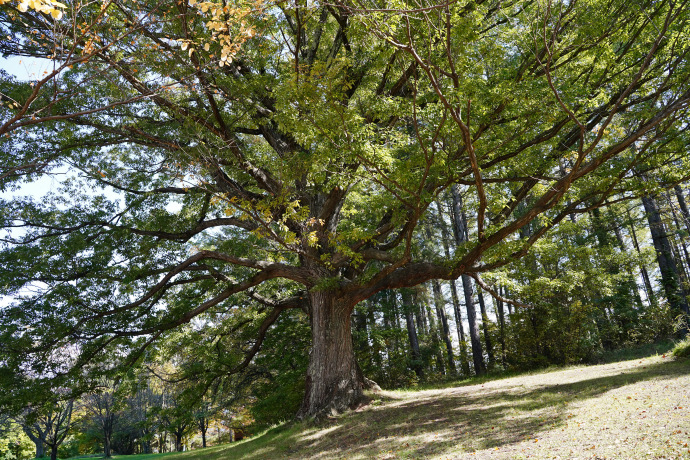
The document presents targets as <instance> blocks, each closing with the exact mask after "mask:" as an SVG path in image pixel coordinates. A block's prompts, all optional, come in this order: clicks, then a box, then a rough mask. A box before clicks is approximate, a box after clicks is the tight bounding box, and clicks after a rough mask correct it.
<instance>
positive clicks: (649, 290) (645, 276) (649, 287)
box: [627, 209, 656, 305]
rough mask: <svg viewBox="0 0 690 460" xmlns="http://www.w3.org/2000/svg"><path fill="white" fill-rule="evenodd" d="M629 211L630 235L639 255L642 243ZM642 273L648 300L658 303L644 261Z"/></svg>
mask: <svg viewBox="0 0 690 460" xmlns="http://www.w3.org/2000/svg"><path fill="white" fill-rule="evenodd" d="M627 213H628V224H629V225H630V236H631V237H632V241H633V246H634V247H635V251H637V254H638V255H639V254H640V253H641V251H640V244H639V242H638V241H637V232H635V222H633V219H632V216H631V215H630V209H628V210H627ZM640 274H641V275H642V282H643V284H644V290H645V292H646V294H647V301H648V302H649V304H650V305H655V304H656V295H655V294H654V289H653V288H652V282H651V280H650V279H649V273H647V268H646V267H645V266H644V264H642V263H641V264H640Z"/></svg>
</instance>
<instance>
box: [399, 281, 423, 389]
mask: <svg viewBox="0 0 690 460" xmlns="http://www.w3.org/2000/svg"><path fill="white" fill-rule="evenodd" d="M400 294H401V296H402V303H403V305H402V308H403V312H404V314H405V324H406V326H407V338H408V340H409V341H410V349H411V350H412V370H414V372H415V374H417V377H421V376H422V353H421V352H420V350H419V338H418V337H417V328H416V327H415V322H414V318H413V313H412V312H413V309H414V305H413V304H412V295H411V293H410V291H409V290H408V289H402V290H401V292H400Z"/></svg>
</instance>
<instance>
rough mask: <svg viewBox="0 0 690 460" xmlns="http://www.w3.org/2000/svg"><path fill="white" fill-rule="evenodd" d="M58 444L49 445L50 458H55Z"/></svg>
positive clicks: (54, 459) (52, 459)
mask: <svg viewBox="0 0 690 460" xmlns="http://www.w3.org/2000/svg"><path fill="white" fill-rule="evenodd" d="M57 451H58V446H57V445H53V446H51V447H50V460H57Z"/></svg>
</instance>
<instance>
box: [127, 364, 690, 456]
mask: <svg viewBox="0 0 690 460" xmlns="http://www.w3.org/2000/svg"><path fill="white" fill-rule="evenodd" d="M376 398H378V399H375V400H374V401H373V402H372V404H370V405H369V406H367V407H364V408H361V409H359V410H357V411H355V412H354V413H349V414H346V415H344V416H341V417H337V418H333V419H332V420H330V421H329V422H327V423H326V424H324V425H321V426H319V427H314V426H309V425H306V424H288V425H283V426H281V427H277V428H274V429H272V430H269V431H267V432H266V433H263V434H261V435H259V436H255V437H253V438H251V439H248V440H246V441H243V442H241V443H237V444H235V445H226V446H217V447H212V448H209V449H205V450H200V451H193V452H188V453H183V454H177V455H174V454H173V455H170V456H169V457H170V458H171V459H172V458H174V459H175V460H177V459H178V458H179V460H182V459H184V460H193V459H230V458H232V459H234V458H242V459H269V458H270V459H275V458H286V459H302V458H315V459H335V458H337V459H340V458H347V459H368V458H378V459H394V458H433V459H436V458H438V459H446V458H451V459H455V458H492V459H493V458H496V459H501V458H503V459H514V458H544V459H545V458H599V459H602V458H690V444H689V443H690V361H689V360H674V359H672V358H670V357H669V356H668V355H663V356H656V357H650V358H644V359H636V360H631V361H624V362H618V363H612V364H603V365H596V366H586V367H571V368H567V369H563V370H556V371H547V372H540V373H534V374H529V375H522V376H518V377H511V378H506V379H501V380H493V381H486V382H484V383H478V384H472V385H465V386H458V387H453V388H445V389H436V390H425V391H395V392H383V393H381V394H380V395H378V396H376ZM152 457H155V456H152ZM166 457H168V456H166ZM138 458H140V457H138ZM141 458H143V457H141Z"/></svg>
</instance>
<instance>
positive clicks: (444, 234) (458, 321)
mask: <svg viewBox="0 0 690 460" xmlns="http://www.w3.org/2000/svg"><path fill="white" fill-rule="evenodd" d="M436 209H437V210H438V218H439V226H440V227H441V242H442V244H443V252H444V254H445V256H446V259H448V260H450V258H451V254H450V235H449V232H448V225H447V224H446V218H445V216H444V214H443V208H442V207H441V203H440V202H439V201H436ZM450 297H451V300H452V301H453V313H454V314H455V327H456V329H457V330H458V343H459V345H460V369H461V370H462V373H463V375H470V365H469V363H468V362H467V346H466V345H467V342H466V341H465V328H464V327H463V325H462V313H461V311H460V299H459V298H458V288H457V285H456V284H455V280H450Z"/></svg>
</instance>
